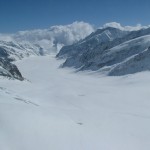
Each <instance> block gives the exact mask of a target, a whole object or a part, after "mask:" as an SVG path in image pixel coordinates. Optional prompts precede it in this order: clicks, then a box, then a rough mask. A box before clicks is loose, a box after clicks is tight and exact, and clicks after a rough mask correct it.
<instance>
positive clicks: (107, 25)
mask: <svg viewBox="0 0 150 150" xmlns="http://www.w3.org/2000/svg"><path fill="white" fill-rule="evenodd" d="M107 27H113V28H117V29H120V30H124V31H137V30H140V29H144V28H149V27H150V26H142V25H141V24H137V25H136V26H122V25H121V24H120V23H117V22H110V23H106V24H104V25H103V27H101V28H107Z"/></svg>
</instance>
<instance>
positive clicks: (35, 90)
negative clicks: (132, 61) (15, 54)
mask: <svg viewBox="0 0 150 150" xmlns="http://www.w3.org/2000/svg"><path fill="white" fill-rule="evenodd" d="M61 63H62V60H56V59H55V57H54V56H53V55H50V56H43V57H29V58H24V59H23V60H19V61H17V62H16V65H17V66H18V68H19V69H20V71H21V72H22V74H23V75H24V77H26V79H27V80H26V81H23V82H21V81H17V80H8V79H7V78H3V77H1V78H0V150H149V149H150V142H149V141H150V130H149V127H150V84H149V83H150V73H149V72H143V73H138V74H135V75H128V76H123V77H106V76H101V75H99V74H97V73H94V72H82V73H74V71H73V69H67V68H65V69H60V68H59V65H60V64H61Z"/></svg>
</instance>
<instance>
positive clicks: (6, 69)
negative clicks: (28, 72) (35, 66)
mask: <svg viewBox="0 0 150 150" xmlns="http://www.w3.org/2000/svg"><path fill="white" fill-rule="evenodd" d="M0 67H1V68H0V75H1V76H6V77H10V78H14V79H18V80H21V81H22V80H24V78H23V77H22V75H21V73H20V71H19V70H18V68H17V66H16V65H14V64H12V63H10V62H9V61H8V60H5V59H4V58H0Z"/></svg>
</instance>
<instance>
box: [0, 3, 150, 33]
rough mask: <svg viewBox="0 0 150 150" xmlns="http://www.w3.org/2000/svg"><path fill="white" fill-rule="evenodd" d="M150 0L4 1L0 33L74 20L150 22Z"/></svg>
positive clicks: (129, 22) (128, 23) (0, 18)
mask: <svg viewBox="0 0 150 150" xmlns="http://www.w3.org/2000/svg"><path fill="white" fill-rule="evenodd" d="M149 6H150V0H0V33H14V32H17V31H23V30H31V29H43V28H48V27H50V26H53V25H66V24H71V23H72V22H74V21H84V22H88V23H90V24H92V25H94V26H96V27H99V26H102V25H103V24H105V23H107V22H114V21H115V22H119V23H121V24H122V25H136V24H142V25H149V24H150V15H149V14H150V8H149Z"/></svg>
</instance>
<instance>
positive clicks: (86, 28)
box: [11, 22, 94, 50]
mask: <svg viewBox="0 0 150 150" xmlns="http://www.w3.org/2000/svg"><path fill="white" fill-rule="evenodd" d="M93 31H94V28H93V26H92V25H90V24H88V23H85V22H74V23H72V24H70V25H65V26H62V25H59V26H52V27H50V28H49V29H43V30H40V29H39V30H31V31H20V32H18V33H17V34H14V35H12V36H11V37H12V38H13V39H14V40H16V41H19V42H24V41H27V42H31V43H35V44H39V45H40V46H41V47H43V48H44V49H49V50H50V49H53V50H54V49H55V48H56V50H59V49H60V48H61V47H62V46H64V45H70V44H73V43H75V42H77V41H79V40H81V39H83V38H85V37H86V36H87V35H89V34H90V33H92V32H93Z"/></svg>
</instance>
